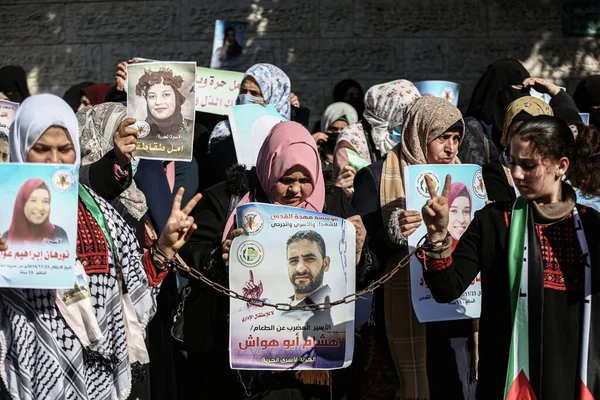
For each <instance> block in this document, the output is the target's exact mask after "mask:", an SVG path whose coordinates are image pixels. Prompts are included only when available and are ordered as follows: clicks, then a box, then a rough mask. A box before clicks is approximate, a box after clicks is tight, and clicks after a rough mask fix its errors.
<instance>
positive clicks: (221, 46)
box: [210, 19, 246, 71]
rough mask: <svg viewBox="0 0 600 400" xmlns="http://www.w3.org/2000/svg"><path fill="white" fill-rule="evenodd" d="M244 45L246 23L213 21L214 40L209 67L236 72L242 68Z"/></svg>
mask: <svg viewBox="0 0 600 400" xmlns="http://www.w3.org/2000/svg"><path fill="white" fill-rule="evenodd" d="M245 44H246V23H245V22H241V21H227V20H221V19H219V20H217V21H215V39H214V43H213V55H212V58H211V60H210V67H211V68H214V69H226V70H230V71H237V70H239V69H240V68H241V67H242V53H243V52H244V45H245Z"/></svg>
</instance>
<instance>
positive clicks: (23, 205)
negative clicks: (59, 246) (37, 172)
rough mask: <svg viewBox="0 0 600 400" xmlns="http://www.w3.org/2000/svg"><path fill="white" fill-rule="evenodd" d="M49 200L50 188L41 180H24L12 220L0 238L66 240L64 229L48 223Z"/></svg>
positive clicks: (25, 241)
mask: <svg viewBox="0 0 600 400" xmlns="http://www.w3.org/2000/svg"><path fill="white" fill-rule="evenodd" d="M50 200H51V196H50V189H49V188H48V184H47V183H46V182H45V181H44V180H43V179H40V178H31V179H28V180H26V181H25V183H23V185H21V188H20V189H19V193H17V198H16V199H15V207H14V211H13V216H12V223H11V224H10V228H9V229H8V231H6V232H5V233H4V235H2V239H5V241H6V243H8V244H10V243H14V244H29V243H32V244H36V243H46V242H48V241H50V242H57V241H58V243H68V242H69V238H68V237H67V233H66V232H65V230H64V229H63V228H61V227H60V226H58V225H54V224H52V223H51V222H50V204H51V203H50Z"/></svg>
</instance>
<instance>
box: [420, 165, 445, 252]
mask: <svg viewBox="0 0 600 400" xmlns="http://www.w3.org/2000/svg"><path fill="white" fill-rule="evenodd" d="M425 182H426V183H427V188H428V189H429V196H430V199H429V200H427V203H425V205H424V206H423V208H422V209H421V214H422V215H423V221H424V222H425V226H426V227H427V235H428V236H429V241H430V242H432V243H434V242H439V241H442V240H444V239H446V236H448V214H449V213H448V195H449V194H450V185H451V184H452V176H450V175H446V182H445V183H444V189H442V194H441V195H439V196H438V195H437V193H436V187H435V186H436V185H435V184H434V183H433V181H432V180H431V178H430V177H429V176H427V175H426V176H425Z"/></svg>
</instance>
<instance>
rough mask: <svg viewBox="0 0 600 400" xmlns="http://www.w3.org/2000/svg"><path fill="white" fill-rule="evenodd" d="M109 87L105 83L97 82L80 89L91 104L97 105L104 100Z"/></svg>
mask: <svg viewBox="0 0 600 400" xmlns="http://www.w3.org/2000/svg"><path fill="white" fill-rule="evenodd" d="M110 88H111V86H110V85H109V84H107V83H97V84H95V85H91V86H88V87H86V88H84V89H81V94H82V95H85V97H87V98H88V100H89V101H90V104H91V105H92V106H97V105H98V104H102V103H104V102H105V101H106V94H107V93H108V91H109V90H110ZM77 106H79V104H78V105H77Z"/></svg>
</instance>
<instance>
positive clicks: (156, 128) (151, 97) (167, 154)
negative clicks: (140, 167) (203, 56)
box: [127, 62, 196, 161]
mask: <svg viewBox="0 0 600 400" xmlns="http://www.w3.org/2000/svg"><path fill="white" fill-rule="evenodd" d="M195 88H196V63H195V62H153V63H139V64H128V65H127V117H128V118H135V119H136V120H137V122H136V124H135V127H136V129H137V130H138V132H139V136H138V143H137V150H136V151H135V152H134V154H135V156H136V157H140V158H149V159H158V160H176V161H190V160H191V159H192V146H193V142H194V120H195V117H196V113H195V110H194V103H195V101H196V95H195Z"/></svg>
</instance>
